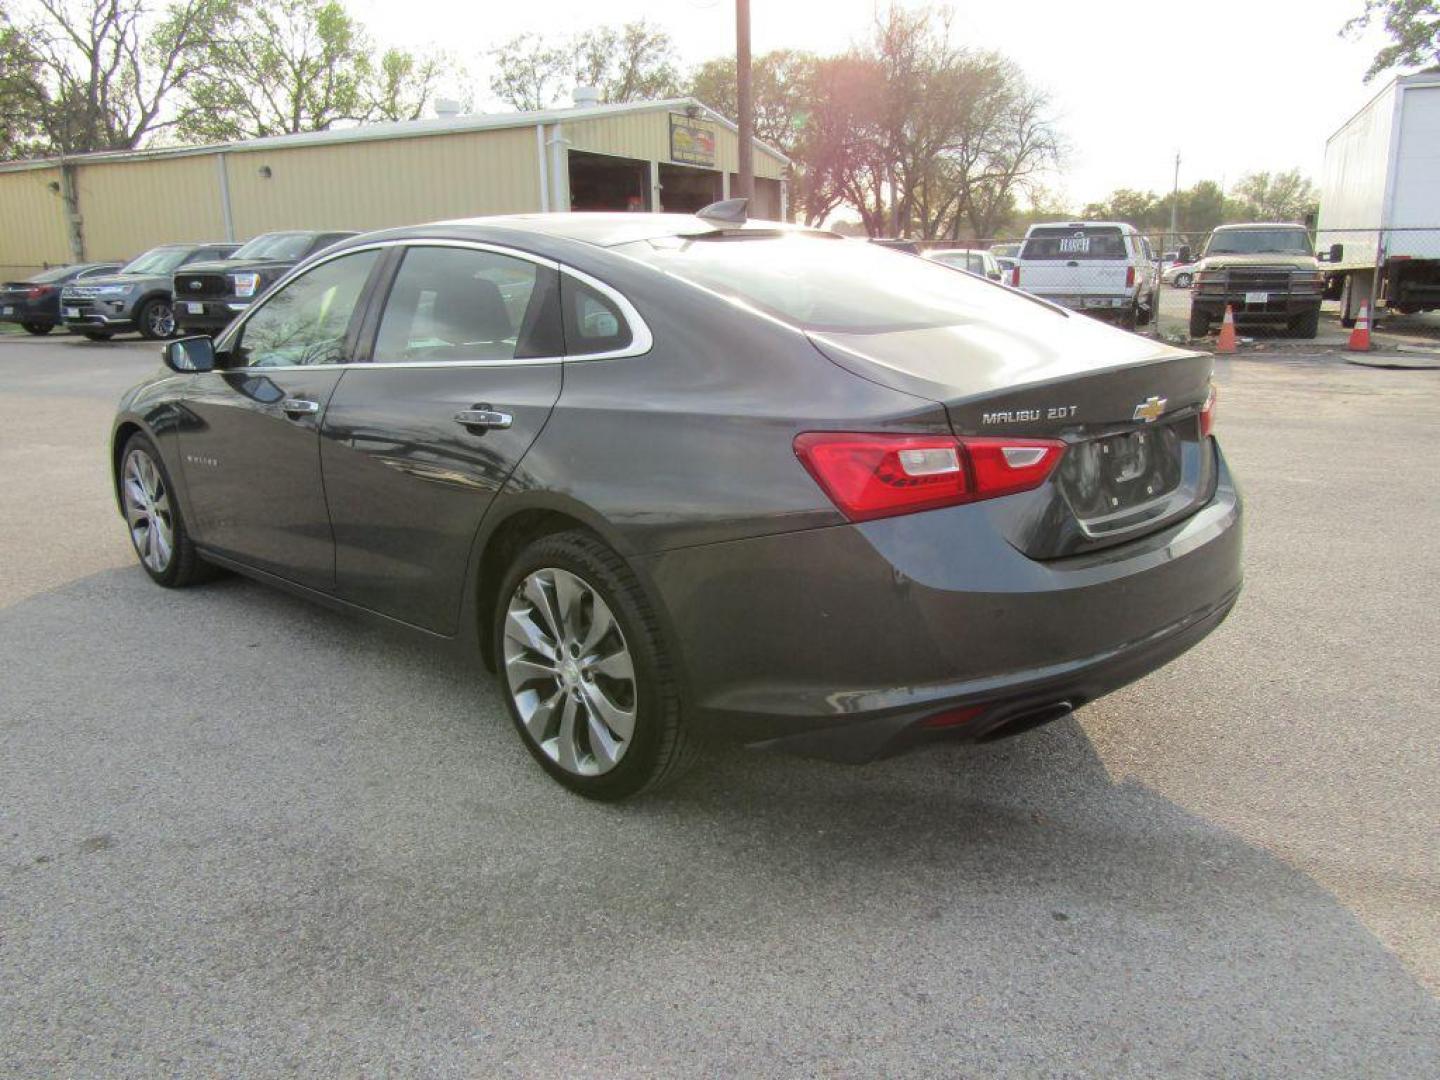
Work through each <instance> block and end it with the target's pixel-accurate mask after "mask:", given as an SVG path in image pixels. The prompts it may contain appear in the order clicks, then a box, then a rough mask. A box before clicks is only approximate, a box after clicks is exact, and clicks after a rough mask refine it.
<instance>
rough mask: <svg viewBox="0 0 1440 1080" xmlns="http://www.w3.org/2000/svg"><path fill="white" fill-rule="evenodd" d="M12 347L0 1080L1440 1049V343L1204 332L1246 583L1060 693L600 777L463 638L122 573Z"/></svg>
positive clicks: (112, 539) (86, 363)
mask: <svg viewBox="0 0 1440 1080" xmlns="http://www.w3.org/2000/svg"><path fill="white" fill-rule="evenodd" d="M154 363H155V346H153V345H146V346H140V345H134V344H126V343H120V342H116V343H112V344H110V345H108V346H105V345H93V344H90V343H87V342H82V341H78V340H70V339H66V338H59V337H57V338H54V339H46V340H28V339H17V338H13V337H6V338H4V339H0V432H3V435H0V468H3V474H4V476H5V477H6V482H5V488H6V494H7V498H6V500H5V501H6V506H7V510H6V513H5V514H4V515H3V516H0V672H3V675H0V1071H3V1073H4V1074H6V1075H10V1076H16V1077H33V1076H39V1075H64V1076H77V1075H92V1076H93V1075H105V1076H124V1075H134V1076H140V1075H155V1074H166V1075H207V1076H211V1075H244V1076H247V1077H248V1076H271V1075H293V1074H296V1073H304V1074H311V1075H327V1074H340V1075H364V1076H378V1075H414V1074H424V1075H436V1076H449V1075H455V1076H461V1075H464V1076H473V1075H479V1074H485V1075H531V1076H561V1075H563V1076H567V1077H569V1076H585V1075H595V1076H607V1077H609V1076H629V1075H660V1076H691V1075H695V1076H712V1075H713V1076H736V1075H792V1076H853V1075H891V1076H944V1077H953V1076H962V1075H965V1076H990V1075H1017V1076H1072V1075H1074V1076H1080V1075H1088V1076H1107V1077H1110V1076H1137V1077H1142V1076H1143V1077H1149V1076H1155V1075H1161V1074H1164V1075H1184V1076H1281V1075H1288V1076H1305V1077H1319V1076H1333V1077H1345V1078H1352V1077H1356V1076H1361V1075H1364V1076H1395V1077H1419V1076H1435V1075H1440V1004H1437V1000H1436V996H1435V995H1436V993H1437V991H1440V856H1437V852H1440V815H1437V813H1436V807H1437V804H1440V785H1437V772H1440V736H1437V720H1440V708H1437V701H1440V677H1437V667H1436V663H1435V644H1434V643H1435V640H1436V636H1437V635H1436V631H1437V628H1440V614H1437V613H1440V565H1437V564H1440V545H1437V542H1436V539H1435V538H1436V536H1437V535H1440V499H1437V498H1436V497H1435V489H1434V481H1433V479H1432V477H1431V473H1432V471H1433V470H1432V468H1431V467H1430V463H1431V462H1433V461H1435V460H1437V458H1440V373H1436V372H1401V371H1376V370H1368V369H1362V368H1355V367H1351V366H1348V365H1345V364H1343V363H1342V362H1341V361H1340V360H1339V359H1338V358H1333V357H1332V358H1328V359H1327V358H1318V357H1304V356H1297V355H1293V354H1287V355H1285V356H1284V357H1270V358H1264V359H1245V358H1241V359H1237V360H1231V361H1222V362H1221V365H1220V370H1219V382H1220V384H1221V398H1220V412H1219V420H1218V428H1217V432H1218V434H1219V435H1220V437H1221V440H1222V442H1223V443H1224V445H1225V447H1226V450H1227V453H1228V454H1229V455H1230V458H1231V462H1232V464H1233V466H1234V468H1235V471H1236V473H1237V474H1238V475H1239V477H1240V480H1241V483H1242V485H1243V487H1244V489H1245V492H1246V495H1247V497H1248V500H1249V502H1248V510H1249V520H1248V533H1247V573H1248V581H1247V588H1246V592H1245V595H1244V596H1243V597H1242V599H1241V602H1240V605H1239V607H1238V608H1237V610H1236V612H1235V614H1234V615H1233V616H1232V617H1231V619H1230V620H1229V621H1228V622H1227V623H1226V624H1225V625H1224V626H1223V627H1221V629H1220V630H1219V631H1217V632H1216V633H1215V634H1214V635H1213V636H1212V637H1211V638H1210V639H1208V640H1207V641H1206V642H1204V643H1203V644H1202V645H1201V646H1199V647H1198V648H1196V649H1195V650H1194V651H1192V652H1191V653H1189V654H1187V655H1186V656H1185V657H1182V658H1181V659H1180V660H1179V661H1177V662H1176V663H1174V664H1172V665H1171V666H1170V667H1168V668H1166V669H1164V670H1162V671H1160V672H1157V673H1156V674H1154V675H1152V676H1150V677H1149V678H1147V679H1145V680H1143V681H1141V682H1140V683H1138V684H1136V685H1134V686H1132V687H1130V688H1128V689H1126V690H1124V691H1122V692H1120V693H1118V694H1115V695H1113V696H1112V697H1110V698H1108V699H1106V700H1104V701H1101V702H1099V703H1097V704H1095V705H1092V706H1090V707H1088V708H1086V709H1084V710H1083V711H1082V713H1081V714H1080V715H1079V716H1078V718H1077V719H1075V720H1070V721H1065V722H1062V723H1058V724H1055V725H1052V726H1051V727H1049V728H1047V729H1043V730H1041V731H1038V732H1035V733H1032V734H1029V735H1026V736H1024V737H1022V738H1019V739H1015V740H1011V741H1008V742H1003V743H998V744H993V745H990V746H986V747H981V748H964V747H946V748H941V749H938V750H935V751H931V752H926V753H923V754H917V755H912V756H909V757H904V758H901V759H898V760H893V761H889V762H884V763H881V764H878V765H873V766H867V767H863V768H847V767H843V766H836V765H830V764H823V763H817V762H813V761H807V760H800V759H792V758H782V757H770V756H763V755H758V754H753V753H747V752H744V751H740V750H732V749H726V750H717V751H715V752H713V753H712V754H711V756H710V758H709V760H708V761H707V762H706V763H705V764H704V765H703V766H702V767H701V768H700V769H699V770H697V771H696V772H695V773H694V774H693V775H692V776H691V777H689V778H688V779H687V780H686V781H684V782H682V783H681V784H680V785H679V786H678V787H676V788H675V789H673V790H671V791H669V792H668V793H666V794H664V795H662V796H657V797H653V798H651V799H648V800H644V801H640V802H637V803H633V804H629V805H625V806H621V807H604V806H596V805H591V804H588V803H585V802H583V801H581V800H578V799H576V798H574V797H571V796H569V795H567V794H566V793H565V792H564V791H563V790H561V789H560V788H559V787H557V786H556V785H554V784H553V783H551V782H550V781H549V780H548V779H547V778H546V777H545V776H544V775H543V774H542V773H541V771H540V770H539V769H538V767H536V766H535V765H534V764H533V763H532V762H531V761H530V759H529V757H528V756H527V755H526V753H525V752H524V750H523V748H522V747H521V746H520V744H519V742H518V740H517V739H516V737H515V735H514V734H513V732H512V731H511V730H510V728H509V725H508V721H507V720H506V719H505V717H504V714H503V712H502V709H501V705H500V701H499V698H498V696H497V693H496V690H495V688H494V687H493V685H492V684H491V682H490V681H489V679H488V677H486V676H484V674H483V673H482V672H479V671H477V670H475V667H474V666H473V665H471V664H470V663H468V662H467V661H466V660H465V659H464V658H457V657H456V656H454V655H452V654H451V653H449V652H447V651H445V650H443V649H437V648H434V647H432V646H429V645H426V644H424V643H420V642H416V641H413V640H411V639H409V638H406V637H401V636H396V635H395V634H392V633H389V632H386V631H383V630H377V629H374V628H372V627H370V626H368V625H363V624H361V623H358V622H356V621H353V620H351V619H349V618H346V617H344V616H340V615H336V614H334V613H331V612H328V611H324V610H320V609H317V608H314V607H310V606H307V605H306V604H304V603H302V602H300V601H297V600H294V599H291V598H289V597H287V596H284V595H281V594H278V593H275V592H273V591H270V590H267V589H265V588H263V587H260V586H258V585H255V584H252V583H249V582H247V581H244V580H241V579H238V578H227V579H223V580H221V581H220V582H217V583H215V584H214V585H211V586H208V587H206V588H203V589H197V590H191V591H188V592H182V593H166V592H162V591H161V590H159V589H157V588H155V587H154V586H153V585H151V584H150V582H149V581H148V580H147V579H146V578H145V576H144V575H143V573H142V572H141V571H140V570H139V569H138V568H137V567H136V566H135V565H134V564H133V559H132V557H131V555H130V553H129V550H128V548H127V545H126V541H125V538H124V534H123V530H122V528H121V525H120V521H119V518H118V517H117V515H116V514H115V512H114V509H113V506H112V504H111V502H110V495H109V488H108V479H107V475H106V471H105V468H106V467H105V454H104V444H105V440H106V438H107V434H108V422H109V417H110V412H111V409H112V407H113V403H114V400H115V398H116V397H117V395H118V393H119V391H120V390H121V389H122V388H123V387H124V386H125V385H127V384H129V383H131V382H133V381H136V380H137V379H138V378H140V377H141V376H142V375H143V374H144V373H145V372H146V371H147V370H148V369H149V368H150V367H151V366H152V365H153V364H154Z"/></svg>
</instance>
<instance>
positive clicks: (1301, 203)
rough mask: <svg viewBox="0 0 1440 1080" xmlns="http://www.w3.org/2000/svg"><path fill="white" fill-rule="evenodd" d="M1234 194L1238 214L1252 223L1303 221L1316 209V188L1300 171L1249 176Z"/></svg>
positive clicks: (1249, 174)
mask: <svg viewBox="0 0 1440 1080" xmlns="http://www.w3.org/2000/svg"><path fill="white" fill-rule="evenodd" d="M1233 191H1234V199H1235V202H1236V204H1238V206H1237V208H1238V209H1239V212H1240V213H1241V215H1243V216H1244V217H1247V218H1249V219H1251V220H1252V221H1304V220H1305V218H1306V217H1307V216H1309V215H1311V214H1313V213H1315V211H1316V209H1317V207H1318V206H1319V200H1318V198H1317V197H1316V194H1315V185H1314V184H1312V183H1311V182H1310V181H1309V180H1307V179H1306V178H1305V177H1304V176H1302V175H1301V173H1300V170H1299V169H1290V170H1289V171H1287V172H1282V173H1268V172H1256V173H1248V174H1247V175H1245V176H1243V177H1241V178H1240V182H1239V183H1237V184H1236V185H1235V187H1234V189H1233Z"/></svg>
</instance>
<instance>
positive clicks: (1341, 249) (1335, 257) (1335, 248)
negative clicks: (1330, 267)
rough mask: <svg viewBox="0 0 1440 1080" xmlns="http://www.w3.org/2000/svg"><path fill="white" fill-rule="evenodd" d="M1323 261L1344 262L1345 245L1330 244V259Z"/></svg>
mask: <svg viewBox="0 0 1440 1080" xmlns="http://www.w3.org/2000/svg"><path fill="white" fill-rule="evenodd" d="M1325 261H1326V262H1332V263H1338V262H1344V261H1345V245H1344V244H1331V245H1330V257H1329V258H1328V259H1326V260H1325Z"/></svg>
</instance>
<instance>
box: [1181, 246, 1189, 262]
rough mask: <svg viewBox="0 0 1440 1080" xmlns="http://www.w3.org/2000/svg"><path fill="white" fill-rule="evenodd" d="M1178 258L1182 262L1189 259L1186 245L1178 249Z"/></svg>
mask: <svg viewBox="0 0 1440 1080" xmlns="http://www.w3.org/2000/svg"><path fill="white" fill-rule="evenodd" d="M1179 259H1180V261H1181V262H1182V263H1187V262H1189V261H1190V249H1189V248H1188V247H1182V248H1181V249H1180V255H1179Z"/></svg>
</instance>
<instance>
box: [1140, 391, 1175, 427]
mask: <svg viewBox="0 0 1440 1080" xmlns="http://www.w3.org/2000/svg"><path fill="white" fill-rule="evenodd" d="M1167 404H1168V402H1167V401H1166V399H1165V398H1163V397H1148V398H1146V399H1145V400H1144V401H1142V402H1141V403H1140V404H1139V405H1136V406H1135V419H1136V420H1144V421H1145V423H1147V424H1153V423H1154V422H1155V421H1156V420H1158V419H1160V417H1161V416H1162V415H1164V413H1165V406H1166V405H1167Z"/></svg>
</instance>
